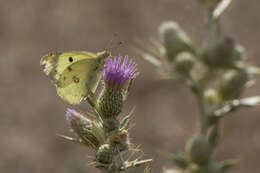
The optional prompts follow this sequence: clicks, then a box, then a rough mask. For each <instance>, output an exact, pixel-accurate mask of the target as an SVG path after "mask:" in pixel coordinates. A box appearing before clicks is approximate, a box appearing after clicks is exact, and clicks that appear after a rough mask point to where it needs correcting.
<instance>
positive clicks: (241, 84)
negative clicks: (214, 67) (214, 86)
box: [218, 69, 249, 100]
mask: <svg viewBox="0 0 260 173" xmlns="http://www.w3.org/2000/svg"><path fill="white" fill-rule="evenodd" d="M248 79H249V76H248V74H247V73H246V71H245V70H242V69H241V70H229V71H227V72H226V73H225V74H224V75H223V77H222V78H221V80H220V82H219V85H218V92H219V93H220V95H221V97H222V99H224V100H232V99H237V98H239V97H240V95H241V94H242V92H243V90H244V88H245V85H246V83H247V81H248Z"/></svg>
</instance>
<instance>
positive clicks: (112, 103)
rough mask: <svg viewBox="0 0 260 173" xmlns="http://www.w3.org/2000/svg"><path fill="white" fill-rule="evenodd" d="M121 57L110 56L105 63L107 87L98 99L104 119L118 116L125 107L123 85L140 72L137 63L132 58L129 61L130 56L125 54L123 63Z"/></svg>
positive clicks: (104, 76)
mask: <svg viewBox="0 0 260 173" xmlns="http://www.w3.org/2000/svg"><path fill="white" fill-rule="evenodd" d="M121 59H122V56H119V57H115V58H114V59H113V58H112V57H109V58H108V60H107V62H106V64H105V69H104V72H103V78H104V81H105V87H104V88H103V91H102V92H101V94H100V96H99V99H98V105H99V109H100V111H101V113H102V117H103V119H109V118H116V117H117V116H118V115H119V114H120V112H121V111H122V108H123V87H124V85H125V84H126V83H127V81H128V80H130V79H133V78H135V77H136V76H137V75H138V74H139V72H138V71H137V67H136V66H137V64H135V63H134V62H133V61H132V60H130V61H129V62H128V56H125V58H124V60H123V62H122V64H121Z"/></svg>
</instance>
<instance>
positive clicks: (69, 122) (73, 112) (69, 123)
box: [65, 108, 79, 126]
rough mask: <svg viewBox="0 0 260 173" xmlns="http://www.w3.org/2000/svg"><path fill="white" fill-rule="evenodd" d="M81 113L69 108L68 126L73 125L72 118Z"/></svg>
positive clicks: (67, 114)
mask: <svg viewBox="0 0 260 173" xmlns="http://www.w3.org/2000/svg"><path fill="white" fill-rule="evenodd" d="M78 114H79V113H78V112H77V111H75V110H74V109H69V108H68V109H67V111H66V115H65V117H66V122H67V125H68V126H71V120H72V118H73V117H74V116H76V115H78Z"/></svg>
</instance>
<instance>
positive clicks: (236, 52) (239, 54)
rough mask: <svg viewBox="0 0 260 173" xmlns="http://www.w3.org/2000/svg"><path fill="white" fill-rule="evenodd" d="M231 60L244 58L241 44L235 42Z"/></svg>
mask: <svg viewBox="0 0 260 173" xmlns="http://www.w3.org/2000/svg"><path fill="white" fill-rule="evenodd" d="M232 58H233V61H239V60H243V59H245V58H246V56H245V49H244V47H243V46H241V45H239V44H237V45H235V48H234V50H233V57H232Z"/></svg>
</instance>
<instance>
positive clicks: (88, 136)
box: [66, 109, 99, 149]
mask: <svg viewBox="0 0 260 173" xmlns="http://www.w3.org/2000/svg"><path fill="white" fill-rule="evenodd" d="M66 121H67V124H68V126H69V127H70V128H71V129H72V130H73V132H75V133H76V134H77V135H78V136H79V138H80V139H81V141H82V143H84V144H85V145H87V146H89V147H93V148H94V149H96V148H97V147H98V145H99V141H98V139H97V138H96V136H95V134H94V133H93V131H92V121H91V120H89V119H88V118H86V117H85V116H83V115H81V114H80V113H78V112H77V111H75V110H73V109H68V110H67V113H66Z"/></svg>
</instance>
